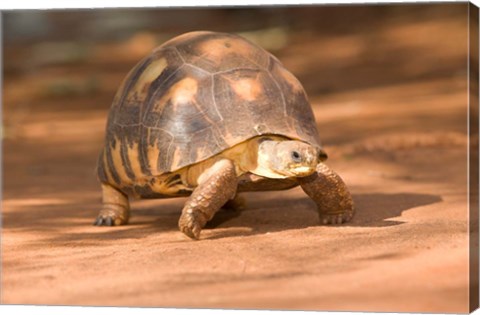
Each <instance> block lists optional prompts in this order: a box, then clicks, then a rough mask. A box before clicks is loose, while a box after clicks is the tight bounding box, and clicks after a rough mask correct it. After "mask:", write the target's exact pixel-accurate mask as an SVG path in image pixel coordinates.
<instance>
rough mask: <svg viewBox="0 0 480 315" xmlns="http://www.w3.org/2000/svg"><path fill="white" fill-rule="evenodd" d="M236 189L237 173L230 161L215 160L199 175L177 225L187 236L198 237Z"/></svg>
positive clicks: (233, 194)
mask: <svg viewBox="0 0 480 315" xmlns="http://www.w3.org/2000/svg"><path fill="white" fill-rule="evenodd" d="M236 191H237V175H236V173H235V167H234V165H233V163H232V161H230V160H220V161H218V162H216V163H215V164H214V165H213V166H212V167H210V168H209V169H207V170H206V171H205V172H204V173H202V175H201V176H200V177H199V179H198V186H197V188H195V190H194V191H193V193H192V195H191V196H190V197H189V198H188V200H187V202H186V203H185V206H184V208H183V210H182V215H181V217H180V220H179V221H178V227H179V228H180V230H181V231H182V232H183V233H185V234H186V235H187V236H189V237H191V238H193V239H198V238H199V236H200V231H201V230H202V228H203V227H204V226H205V224H206V223H207V222H208V221H210V220H211V219H212V218H213V215H214V214H215V213H216V212H217V211H218V210H219V209H220V208H221V207H222V206H223V205H224V204H225V203H226V202H227V201H228V200H230V199H232V198H233V197H234V196H235V193H236Z"/></svg>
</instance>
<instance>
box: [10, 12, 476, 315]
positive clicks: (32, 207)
mask: <svg viewBox="0 0 480 315" xmlns="http://www.w3.org/2000/svg"><path fill="white" fill-rule="evenodd" d="M462 18H463V16H462V15H460V14H458V15H455V14H454V15H453V16H447V17H446V18H442V19H436V17H435V16H433V17H432V18H431V19H430V20H422V21H417V22H415V23H413V22H411V23H410V22H409V23H407V24H405V23H403V24H402V23H393V24H392V26H391V27H389V28H383V29H382V30H377V31H376V32H374V33H372V34H371V37H369V41H366V40H365V38H364V37H361V35H358V34H356V35H342V36H332V37H325V36H324V37H312V36H311V35H309V34H299V36H298V37H297V40H296V41H295V42H294V43H293V44H292V45H291V46H289V47H288V48H285V49H284V50H283V51H282V52H281V53H280V55H279V57H280V58H281V59H282V61H283V62H284V63H285V65H286V66H287V68H290V69H291V70H292V71H293V72H294V73H296V74H297V75H298V76H299V78H300V80H301V81H302V82H305V87H306V89H307V92H308V93H309V95H310V98H311V101H312V106H313V107H314V111H315V116H316V119H317V122H318V126H319V130H320V133H321V137H322V140H323V142H324V144H325V149H326V150H327V152H328V153H329V156H330V159H329V161H328V165H329V166H331V167H332V168H333V169H335V170H336V171H337V172H338V173H339V174H340V175H341V176H342V177H343V179H344V180H345V182H346V183H347V185H348V186H349V187H350V189H351V192H352V194H353V198H354V201H355V204H356V209H357V214H356V216H355V217H354V219H353V220H352V221H351V222H350V223H348V224H345V225H342V226H335V227H333V226H319V225H318V220H317V215H316V212H315V209H314V203H313V201H311V200H309V199H308V197H307V196H306V195H304V193H303V192H302V190H301V189H299V188H296V189H292V190H289V191H285V192H268V193H247V194H245V197H246V199H247V202H248V208H247V209H246V210H244V211H243V212H241V213H239V214H231V213H230V214H229V213H226V212H220V213H219V214H218V215H217V216H216V217H215V218H214V219H213V221H212V222H211V224H210V225H209V227H208V228H207V229H205V230H204V231H203V232H202V236H201V240H200V241H191V240H190V239H188V238H187V237H185V236H183V235H182V234H181V233H180V232H179V231H178V230H177V220H178V218H179V215H180V211H181V208H182V205H183V203H184V201H185V199H170V200H149V201H135V202H133V213H132V218H131V223H130V224H129V225H127V226H123V227H114V228H99V227H95V226H92V223H93V220H94V218H95V216H96V214H97V212H98V210H99V208H100V190H99V187H98V183H97V182H96V179H95V175H94V167H95V162H96V161H95V160H96V156H97V154H98V152H99V150H100V148H101V145H102V140H103V130H104V125H105V119H106V115H107V111H108V106H109V103H110V101H111V98H112V97H113V93H114V90H115V87H116V86H117V85H118V83H119V82H120V80H121V79H122V76H123V75H124V74H125V73H126V72H125V71H126V70H127V69H128V68H129V67H130V66H131V64H130V65H129V64H128V63H127V64H126V65H125V66H124V67H123V68H121V69H117V68H114V67H111V68H109V69H110V70H109V71H105V77H100V79H99V80H100V81H101V82H102V83H103V85H102V89H104V90H101V91H100V92H98V91H97V92H96V94H95V95H94V96H93V97H92V96H90V95H84V94H82V93H79V94H78V95H77V94H75V95H73V96H61V95H60V96H58V95H56V96H52V97H49V96H44V95H40V96H39V95H37V94H35V93H34V92H35V91H37V90H41V88H38V89H37V90H36V89H35V88H36V87H37V86H38V84H40V87H41V83H42V82H46V81H48V78H51V77H56V76H58V75H65V76H72V77H74V78H75V77H76V76H78V77H80V76H81V74H79V71H82V70H83V69H87V68H88V67H76V68H73V70H74V71H72V70H71V69H70V70H68V71H67V70H64V69H63V68H54V67H53V68H52V67H43V68H41V69H40V70H39V71H36V72H22V73H21V74H18V73H14V74H11V75H9V74H8V73H7V76H6V78H5V102H6V103H5V104H6V105H5V109H4V137H5V138H4V143H3V150H4V151H3V152H4V153H3V179H4V182H3V186H4V187H3V201H2V224H3V227H2V234H1V241H2V279H1V281H2V282H1V284H2V291H1V294H2V295H1V302H2V303H6V304H52V305H117V306H162V307H199V308H237V309H238V308H240V309H252V308H255V309H300V310H349V311H395V312H406V311H409V312H455V313H458V312H467V311H468V238H467V227H468V223H467V213H468V209H467V163H466V162H467V125H466V121H467V103H466V101H467V94H466V89H467V81H466V69H465V67H466V61H465V60H466V59H464V56H465V54H466V38H464V37H462V36H463V35H464V34H466V24H465V23H464V20H462ZM412 30H415V32H414V35H413V36H412V35H411V34H412V33H411V32H412ZM432 30H435V31H434V32H432ZM459 34H460V35H462V36H459ZM375 36H376V37H375ZM366 42H368V43H370V44H366ZM322 47H328V49H325V50H321V49H320V48H322ZM317 48H318V49H317ZM312 50H316V51H317V52H319V53H318V54H320V57H321V58H319V57H318V56H319V55H318V54H315V55H314V54H310V55H309V54H308V52H311V51H312ZM320 51H321V53H320ZM365 52H370V54H367V55H365ZM299 55H302V56H303V58H296V56H299ZM7 57H8V51H7ZM133 57H135V56H133ZM133 57H132V60H133V59H134V58H133ZM382 58H383V59H382ZM7 60H8V59H7ZM12 63H13V61H12ZM8 66H9V64H8V62H7V68H8ZM90 66H92V65H90ZM93 66H95V65H93ZM62 69H63V70H62ZM316 78H319V79H318V80H316ZM39 82H40V83H39ZM35 84H37V85H35ZM26 90H28V91H29V92H31V93H30V94H28V93H26V92H25V91H26ZM32 91H33V92H32ZM26 95H30V96H26Z"/></svg>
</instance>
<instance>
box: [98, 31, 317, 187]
mask: <svg viewBox="0 0 480 315" xmlns="http://www.w3.org/2000/svg"><path fill="white" fill-rule="evenodd" d="M264 134H276V135H282V136H286V137H289V138H292V139H298V140H302V141H305V142H307V143H310V144H312V145H317V146H320V140H319V136H318V131H317V127H316V124H315V119H314V116H313V112H312V109H311V107H310V104H309V102H308V99H307V96H306V94H305V91H304V89H303V87H302V85H301V84H300V83H299V81H298V80H297V79H296V78H295V77H294V76H293V75H292V74H291V73H290V72H289V71H287V70H286V69H285V68H284V67H283V66H282V64H281V63H280V62H279V61H278V59H276V58H275V57H274V56H273V55H271V54H270V53H268V52H267V51H265V50H264V49H262V48H261V47H259V46H257V45H255V44H253V43H251V42H249V41H247V40H246V39H244V38H242V37H240V36H238V35H232V34H224V33H214V32H192V33H187V34H184V35H181V36H178V37H176V38H174V39H172V40H170V41H168V42H166V43H165V44H163V45H162V46H160V47H158V48H156V49H155V50H153V52H152V53H151V54H150V55H149V56H147V57H146V58H144V59H143V60H141V61H140V62H139V63H138V64H137V65H136V66H135V67H134V68H133V69H132V70H131V71H130V73H129V74H128V75H127V77H126V78H125V80H124V81H123V83H122V85H121V87H120V88H119V90H118V92H117V94H116V96H115V98H114V101H113V104H112V107H111V110H110V113H109V116H108V121H107V128H106V139H105V148H104V150H103V152H102V153H101V155H100V158H99V163H98V176H99V179H100V180H101V181H102V182H107V183H111V184H113V185H115V184H116V186H120V185H125V184H132V183H135V182H138V181H139V180H141V179H146V178H152V177H154V176H158V175H162V174H164V173H168V172H174V171H176V170H179V169H181V168H183V167H185V166H188V165H191V164H194V163H198V162H201V161H203V160H206V159H208V158H210V157H212V156H214V155H216V154H218V153H220V152H222V151H223V150H225V149H228V148H230V147H232V146H235V145H237V144H239V143H241V142H243V141H246V140H248V139H250V138H252V137H255V136H258V135H264Z"/></svg>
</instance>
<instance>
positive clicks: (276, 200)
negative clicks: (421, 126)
mask: <svg viewBox="0 0 480 315" xmlns="http://www.w3.org/2000/svg"><path fill="white" fill-rule="evenodd" d="M254 194H255V193H249V197H250V198H247V208H246V209H245V210H243V211H232V210H228V211H225V210H222V211H219V212H218V213H217V214H216V215H215V217H214V218H213V219H212V220H211V222H209V224H208V225H207V226H206V227H205V230H208V231H209V233H204V234H203V235H202V237H201V239H209V240H213V239H224V238H229V237H238V236H253V235H258V234H265V233H269V232H279V231H286V230H296V229H303V228H308V227H315V226H318V225H319V222H318V216H317V213H316V211H315V204H314V202H313V201H312V200H310V199H308V197H306V196H299V197H296V198H295V197H293V198H292V197H285V196H283V197H279V196H282V195H281V194H272V195H269V196H268V197H265V195H257V196H255V195H254ZM255 197H257V198H255ZM353 199H354V202H355V206H356V214H355V216H354V218H353V219H352V221H350V222H349V223H346V224H342V225H341V226H353V227H388V226H394V225H399V224H405V223H404V222H400V221H395V220H392V219H393V218H395V217H398V216H400V215H401V214H402V213H403V212H404V211H407V210H410V209H412V208H416V207H420V206H426V205H430V204H434V203H438V202H441V201H442V198H441V197H440V196H438V195H432V194H417V193H400V194H382V193H374V194H355V195H353ZM249 200H250V201H249ZM181 204H182V201H180V200H179V201H176V202H172V203H164V204H163V205H162V206H161V207H158V206H153V205H148V206H147V207H140V208H137V209H134V210H133V213H132V215H133V216H134V218H133V220H132V221H131V223H130V224H128V225H126V226H121V227H105V228H101V227H94V228H95V229H93V227H92V230H91V231H83V232H82V233H69V234H66V233H62V234H60V235H58V234H57V235H56V236H53V237H52V238H50V241H52V242H55V243H57V244H60V245H61V244H65V245H68V244H70V243H71V242H81V243H82V244H83V245H95V244H97V243H98V242H97V241H98V240H112V241H113V240H115V239H142V238H145V237H148V236H150V235H152V234H154V233H162V232H178V233H180V232H179V231H178V225H177V222H178V218H179V216H180V212H181V210H180V209H181V206H180V205H181ZM54 209H56V208H54V207H53V208H52V207H50V209H49V211H47V209H46V208H45V209H43V208H42V209H41V210H42V211H39V212H37V215H40V216H41V217H42V219H40V218H39V217H38V218H36V220H35V221H36V222H37V225H34V226H32V225H23V224H22V223H16V224H15V225H13V224H10V221H11V219H13V218H10V215H11V213H9V214H7V215H6V216H5V215H4V222H6V223H8V224H6V226H8V228H13V229H19V228H21V229H26V230H32V231H33V230H35V231H40V230H50V229H52V231H56V230H58V228H59V227H60V226H63V227H65V226H72V227H82V226H87V225H91V223H93V218H94V216H93V215H90V212H92V211H81V212H80V213H78V212H76V215H73V213H75V212H73V213H72V216H67V217H64V218H63V219H62V220H61V221H57V222H55V223H56V224H53V226H52V222H51V220H49V219H48V218H52V217H56V216H58V213H57V212H58V211H60V209H59V210H58V211H56V210H54ZM46 213H48V215H45V214H46ZM92 213H93V212H92ZM17 214H18V213H17ZM63 214H65V213H64V212H63ZM152 217H155V219H153V220H152ZM87 219H92V220H87ZM12 221H16V220H15V219H13V220H12ZM21 221H22V222H25V221H23V220H21ZM90 221H91V222H90ZM11 223H14V222H11ZM4 228H5V226H4ZM328 228H338V226H328ZM45 232H48V231H45ZM78 245H80V244H78Z"/></svg>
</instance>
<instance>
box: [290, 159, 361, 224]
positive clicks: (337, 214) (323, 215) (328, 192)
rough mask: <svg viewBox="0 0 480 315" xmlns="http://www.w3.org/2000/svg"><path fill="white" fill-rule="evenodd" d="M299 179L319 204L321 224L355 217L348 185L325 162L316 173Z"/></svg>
mask: <svg viewBox="0 0 480 315" xmlns="http://www.w3.org/2000/svg"><path fill="white" fill-rule="evenodd" d="M298 181H299V183H300V185H301V186H302V189H303V191H305V193H306V194H307V195H308V196H310V198H312V199H313V201H315V203H316V204H317V209H318V214H319V216H320V223H321V224H340V223H344V222H347V221H350V219H351V218H352V217H353V214H354V212H355V211H354V207H353V200H352V196H351V195H350V192H349V191H348V188H347V186H346V185H345V183H344V182H343V180H342V179H341V178H340V176H338V175H337V174H336V173H335V172H334V171H332V170H331V169H330V168H328V166H326V165H325V164H323V163H319V164H318V166H317V172H316V173H314V174H312V175H310V176H306V177H301V178H298Z"/></svg>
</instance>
